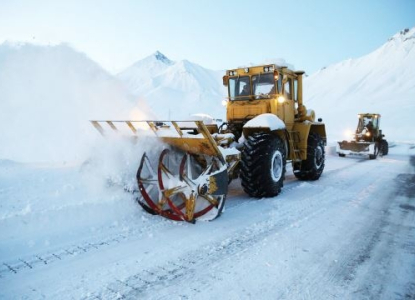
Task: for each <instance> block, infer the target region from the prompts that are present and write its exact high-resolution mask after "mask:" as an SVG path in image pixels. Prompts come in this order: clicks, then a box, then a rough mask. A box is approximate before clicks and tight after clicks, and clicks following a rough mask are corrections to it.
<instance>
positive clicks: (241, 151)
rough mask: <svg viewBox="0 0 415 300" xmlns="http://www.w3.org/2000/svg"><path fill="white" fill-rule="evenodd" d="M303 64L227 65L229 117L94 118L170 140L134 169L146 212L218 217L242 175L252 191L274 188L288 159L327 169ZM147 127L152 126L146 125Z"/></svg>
mask: <svg viewBox="0 0 415 300" xmlns="http://www.w3.org/2000/svg"><path fill="white" fill-rule="evenodd" d="M303 73H304V72H303V71H296V72H294V71H292V70H289V69H288V68H286V67H280V66H277V65H274V64H269V65H261V66H255V67H249V68H238V69H232V70H228V71H226V74H225V76H223V84H224V85H225V86H226V87H227V89H228V97H227V99H226V101H224V102H225V103H224V105H225V106H226V109H227V121H226V122H225V123H223V124H221V125H220V126H217V125H216V124H211V123H210V124H208V123H206V122H203V121H200V120H193V121H131V120H130V121H91V122H92V124H93V125H94V127H95V128H96V129H97V130H98V131H99V132H100V133H101V134H104V135H105V133H106V130H107V129H109V130H115V131H118V128H119V127H120V126H125V127H127V128H128V129H129V132H130V134H131V135H132V136H133V137H134V138H135V139H136V140H137V141H138V142H137V147H140V142H139V139H138V138H137V137H139V136H140V135H142V134H145V132H147V133H148V132H151V133H152V135H153V136H154V137H156V138H157V139H158V140H160V141H161V142H162V143H163V144H164V145H165V146H164V149H162V150H161V151H160V154H159V155H158V156H156V159H153V158H152V157H151V156H154V153H153V151H152V153H144V154H143V156H142V157H141V160H140V163H139V166H138V170H137V175H136V177H137V184H138V191H137V192H138V193H137V194H138V197H137V201H138V203H139V204H140V205H141V206H142V207H143V208H144V209H145V210H146V211H147V212H149V213H152V214H157V215H161V216H163V217H166V218H169V219H172V220H177V221H187V222H195V221H196V220H200V219H203V220H212V219H215V218H217V217H218V216H219V215H220V214H221V212H222V210H223V207H224V204H225V199H226V195H227V191H228V184H229V182H230V181H231V180H232V179H236V178H240V180H241V185H242V187H243V189H244V191H245V192H246V193H247V194H248V195H249V196H251V197H256V198H262V197H274V196H277V195H278V194H279V193H280V191H281V188H282V186H283V181H284V178H285V171H286V162H287V161H291V163H292V166H293V170H294V174H295V176H296V177H297V178H298V179H300V180H317V179H318V178H319V177H320V176H321V174H322V172H323V169H324V164H325V150H324V146H325V145H326V129H325V125H324V123H322V120H321V119H319V120H318V121H316V120H315V113H314V111H312V110H308V109H306V107H305V106H304V104H303V93H302V78H303ZM144 127H146V128H147V129H148V130H144V129H143V128H144Z"/></svg>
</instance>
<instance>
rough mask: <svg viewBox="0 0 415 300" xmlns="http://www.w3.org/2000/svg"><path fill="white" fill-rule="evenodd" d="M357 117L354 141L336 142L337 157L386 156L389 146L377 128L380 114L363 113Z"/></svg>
mask: <svg viewBox="0 0 415 300" xmlns="http://www.w3.org/2000/svg"><path fill="white" fill-rule="evenodd" d="M358 117H359V121H358V123H357V129H356V133H355V135H354V140H352V141H341V142H338V145H337V149H336V152H337V153H338V154H339V156H341V157H345V156H346V154H354V155H369V158H370V159H375V158H376V157H377V156H378V155H387V154H388V152H389V144H388V142H387V141H386V140H385V139H384V136H385V135H384V134H382V130H380V127H379V126H380V117H381V116H380V114H373V113H364V114H358Z"/></svg>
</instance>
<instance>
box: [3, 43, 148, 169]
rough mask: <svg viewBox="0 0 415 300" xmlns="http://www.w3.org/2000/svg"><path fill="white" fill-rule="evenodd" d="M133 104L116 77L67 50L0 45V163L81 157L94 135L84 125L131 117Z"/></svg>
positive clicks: (57, 47) (66, 47) (134, 100)
mask: <svg viewBox="0 0 415 300" xmlns="http://www.w3.org/2000/svg"><path fill="white" fill-rule="evenodd" d="M134 104H136V99H135V97H132V95H131V94H130V93H129V92H128V91H127V90H126V89H125V87H124V86H123V85H122V84H121V83H120V82H119V81H118V80H117V79H116V78H114V77H113V76H111V75H109V74H108V73H107V72H106V71H105V70H103V69H102V68H101V67H100V66H99V65H98V64H96V63H95V62H93V61H92V60H90V59H89V58H88V57H87V56H85V55H84V54H82V53H79V52H77V51H75V50H74V49H72V48H71V47H70V46H68V45H58V46H35V45H30V44H10V43H4V44H2V45H0V127H1V128H2V129H1V130H0V141H1V147H0V157H1V158H7V159H13V160H18V161H44V160H48V161H50V160H55V161H56V160H73V159H78V158H81V157H82V155H83V154H84V152H85V149H86V148H85V144H86V143H87V141H88V140H89V139H90V137H89V133H90V132H91V131H92V132H93V130H94V129H93V128H92V126H91V125H90V124H89V122H88V120H90V119H105V118H109V119H114V118H127V119H128V118H132V117H133V116H132V115H131V113H132V112H135V113H136V112H137V110H134ZM139 106H140V111H145V110H146V108H145V104H144V103H140V104H139ZM134 117H136V118H137V117H142V118H145V117H144V115H143V114H141V115H138V116H137V115H134ZM94 134H95V133H94Z"/></svg>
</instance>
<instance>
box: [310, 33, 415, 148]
mask: <svg viewBox="0 0 415 300" xmlns="http://www.w3.org/2000/svg"><path fill="white" fill-rule="evenodd" d="M304 90H305V104H306V106H307V107H310V108H313V109H314V110H315V111H316V113H317V116H318V117H322V118H323V120H324V122H325V123H326V127H327V131H328V138H329V139H330V140H336V139H343V138H345V136H344V132H345V130H347V129H348V130H352V131H353V130H355V128H356V125H357V114H358V113H364V112H374V113H380V114H381V115H382V120H381V129H382V130H383V133H384V134H385V136H386V138H387V139H388V140H394V141H408V140H410V141H414V140H415V131H414V130H413V128H414V125H413V115H414V113H415V102H414V100H415V28H412V29H410V30H409V29H405V30H403V31H401V32H399V33H397V34H395V35H394V36H393V37H391V38H390V39H389V40H388V41H387V42H386V43H385V44H384V45H382V46H381V47H379V48H378V49H377V50H375V51H373V52H372V53H370V54H368V55H365V56H363V57H360V58H356V59H348V60H345V61H342V62H340V63H337V64H334V65H331V66H328V67H327V68H323V69H321V70H320V71H318V72H316V73H315V74H312V75H311V76H309V77H308V78H307V79H306V80H305V83H304Z"/></svg>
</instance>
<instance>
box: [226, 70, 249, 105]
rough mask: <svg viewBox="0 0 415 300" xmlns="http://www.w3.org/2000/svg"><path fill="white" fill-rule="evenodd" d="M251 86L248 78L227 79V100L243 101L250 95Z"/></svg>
mask: <svg viewBox="0 0 415 300" xmlns="http://www.w3.org/2000/svg"><path fill="white" fill-rule="evenodd" d="M251 94H252V92H251V85H250V78H249V76H239V77H231V78H229V98H230V100H244V99H245V98H246V96H249V95H251Z"/></svg>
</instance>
